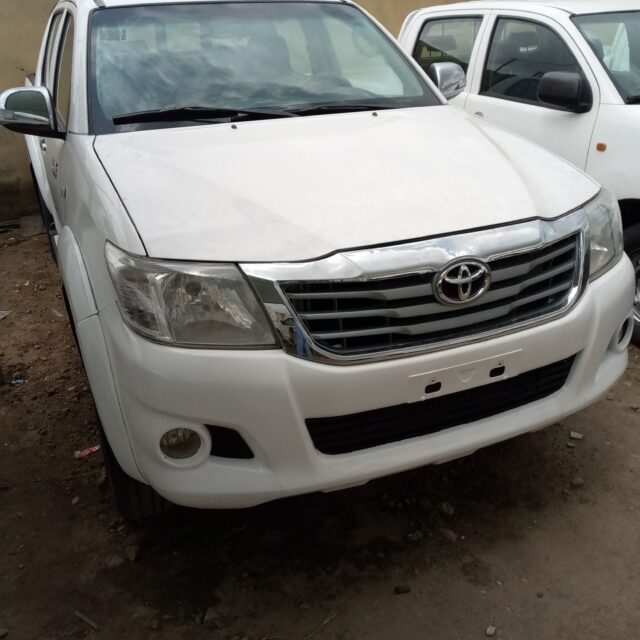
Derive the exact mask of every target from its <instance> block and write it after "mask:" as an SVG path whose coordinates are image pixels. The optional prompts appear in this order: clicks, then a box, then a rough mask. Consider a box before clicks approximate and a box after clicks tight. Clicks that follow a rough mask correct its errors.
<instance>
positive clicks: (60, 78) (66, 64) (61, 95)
mask: <svg viewBox="0 0 640 640" xmlns="http://www.w3.org/2000/svg"><path fill="white" fill-rule="evenodd" d="M72 62H73V18H72V17H71V16H68V18H67V22H66V23H65V26H64V34H63V36H62V40H61V42H60V50H59V52H58V61H57V64H56V82H55V93H54V96H53V99H54V102H55V105H56V109H57V110H58V114H59V116H60V118H62V120H63V122H64V124H65V126H66V125H67V124H68V123H69V110H70V103H71V71H72Z"/></svg>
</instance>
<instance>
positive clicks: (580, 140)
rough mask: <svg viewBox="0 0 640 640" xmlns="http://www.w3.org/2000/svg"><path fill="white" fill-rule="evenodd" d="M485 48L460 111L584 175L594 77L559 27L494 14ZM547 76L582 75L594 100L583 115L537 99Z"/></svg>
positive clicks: (536, 19) (526, 16)
mask: <svg viewBox="0 0 640 640" xmlns="http://www.w3.org/2000/svg"><path fill="white" fill-rule="evenodd" d="M488 31H489V34H488V39H489V43H488V46H487V45H486V44H485V46H484V50H485V55H484V57H483V58H482V60H481V61H480V62H479V64H478V72H477V74H476V76H479V77H476V79H475V82H474V85H475V86H474V88H473V89H472V92H471V93H470V94H469V97H468V99H467V102H466V105H465V108H466V110H467V111H469V112H470V113H473V114H475V115H478V116H480V117H484V118H486V119H487V120H490V121H491V122H495V123H497V124H499V125H502V126H504V127H507V128H508V129H511V130H512V131H515V132H516V133H519V134H520V135H522V136H523V137H525V138H529V139H530V140H533V141H534V142H537V143H538V144H539V145H541V146H543V147H546V148H547V149H549V150H550V151H553V152H554V153H556V154H557V155H559V156H561V157H563V158H566V159H567V160H569V162H571V163H573V164H574V165H576V166H577V167H579V168H580V169H582V170H584V169H585V168H586V164H587V156H588V153H589V146H590V143H591V137H592V135H593V130H594V127H595V123H596V119H597V117H598V108H599V104H600V93H599V89H598V84H597V82H596V79H595V76H594V75H593V73H592V71H591V69H590V68H589V66H588V64H587V63H586V61H585V60H584V58H583V57H582V54H581V52H580V50H579V49H578V48H577V47H576V45H575V44H574V43H573V41H572V40H571V38H570V37H569V36H568V35H567V34H566V32H564V30H563V29H562V27H561V26H560V25H558V24H557V23H555V22H554V21H553V20H551V19H547V18H545V17H544V16H538V15H535V16H533V15H532V14H528V13H526V12H518V11H513V12H499V13H498V12H496V15H494V16H493V18H492V25H490V28H489V29H488ZM549 71H570V72H578V73H580V74H581V75H582V78H583V82H585V83H588V86H589V88H590V90H591V94H592V96H593V106H592V107H591V110H590V111H588V112H587V113H572V112H569V111H565V110H563V109H561V108H558V107H554V106H551V105H547V104H545V103H543V102H541V101H540V100H539V99H538V92H537V88H538V83H539V82H540V79H541V78H542V76H543V75H544V74H545V73H547V72H549Z"/></svg>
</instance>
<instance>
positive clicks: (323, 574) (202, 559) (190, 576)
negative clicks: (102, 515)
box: [122, 425, 580, 622]
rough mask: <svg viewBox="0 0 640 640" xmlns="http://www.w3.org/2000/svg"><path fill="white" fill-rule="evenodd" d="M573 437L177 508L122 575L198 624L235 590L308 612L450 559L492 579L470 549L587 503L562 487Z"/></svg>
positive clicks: (145, 536)
mask: <svg viewBox="0 0 640 640" xmlns="http://www.w3.org/2000/svg"><path fill="white" fill-rule="evenodd" d="M567 438H568V430H567V429H566V428H564V427H563V426H561V425H556V426H555V427H553V428H551V429H548V430H546V431H543V432H538V433H534V434H529V435H526V436H523V437H520V438H518V439H515V440H512V441H509V442H506V443H502V444H500V445H496V446H494V447H490V448H488V449H485V450H482V451H479V452H478V453H476V454H475V455H473V456H471V457H468V458H464V459H460V460H458V461H454V462H451V463H448V464H446V465H441V466H431V467H425V468H422V469H417V470H414V471H411V472H407V473H404V474H400V475H397V476H393V477H389V478H384V479H381V480H377V481H373V482H371V483H369V484H368V485H366V486H363V487H359V488H355V489H350V490H345V491H341V492H336V493H331V494H314V495H309V496H301V497H296V498H291V499H286V500H281V501H278V502H274V503H271V504H267V505H263V506H261V507H257V508H254V509H249V510H243V511H217V512H205V511H195V510H187V509H179V510H176V511H174V512H172V513H171V514H168V515H166V516H164V517H163V518H161V519H160V520H157V521H155V522H153V523H151V524H147V525H146V526H143V527H142V528H141V529H140V530H139V531H138V535H139V536H140V552H141V555H140V558H139V560H138V561H137V562H136V563H135V564H134V565H129V566H130V567H131V569H132V570H133V575H135V577H136V579H135V580H134V581H133V582H132V581H131V577H132V575H131V574H130V573H129V572H126V573H127V574H128V575H127V577H126V584H125V582H123V585H122V586H123V588H127V589H129V590H133V591H134V592H135V594H136V595H137V596H139V597H140V598H143V599H145V600H146V601H149V602H151V603H153V605H154V606H155V607H157V608H158V609H159V610H161V611H165V612H166V611H169V614H168V615H169V616H171V618H173V619H175V620H176V621H178V620H180V621H181V622H187V621H188V620H192V621H195V622H199V621H200V620H201V619H202V617H203V616H204V615H205V612H206V611H207V609H208V608H209V607H211V606H212V601H213V603H215V604H216V606H221V602H223V601H225V600H227V601H228V600H229V599H231V600H232V601H235V599H236V598H237V597H238V595H239V594H244V595H245V596H246V597H248V598H258V599H262V598H264V597H269V596H273V595H274V594H276V593H280V594H281V595H282V597H286V598H290V599H291V600H292V604H293V605H294V606H298V607H303V608H304V607H305V606H307V605H306V603H307V602H309V601H312V602H317V600H318V599H319V598H320V599H322V600H327V599H328V600H331V599H337V598H339V597H340V595H341V593H343V592H344V591H346V590H349V589H351V588H353V587H354V586H355V585H357V584H359V583H362V582H366V581H372V580H373V581H380V580H391V581H392V583H391V589H394V588H395V589H396V590H397V591H398V592H401V591H402V590H404V589H406V588H408V587H407V586H405V585H404V584H394V583H393V580H396V581H397V580H398V579H399V578H402V580H401V582H406V581H410V580H411V577H412V575H413V574H414V573H415V575H418V574H419V573H424V572H426V571H429V570H431V569H433V568H435V567H436V566H437V565H438V564H441V563H447V562H451V561H455V562H459V563H460V564H461V570H462V573H463V576H464V578H466V579H467V580H468V581H470V582H472V583H473V584H478V585H483V584H487V583H489V582H490V581H492V575H491V570H490V568H489V567H487V566H485V565H484V564H483V563H482V561H480V560H478V559H477V558H476V557H475V556H474V551H473V549H474V547H475V546H477V545H478V544H481V545H492V544H493V543H496V542H499V541H500V540H501V539H503V538H505V537H513V536H519V535H522V531H521V530H522V529H523V528H525V527H527V526H536V525H537V519H542V520H544V517H545V516H544V514H545V511H546V510H547V508H549V507H553V506H555V505H557V504H559V503H560V504H561V503H564V502H565V501H567V500H571V499H580V498H579V497H578V496H577V495H575V494H573V493H572V491H570V490H569V489H567V488H566V487H570V486H571V477H572V475H573V474H574V473H575V462H574V458H573V456H572V454H573V451H572V450H569V449H568V448H567V444H566V443H567ZM158 567H161V570H159V569H158ZM398 567H402V568H403V569H402V571H401V572H400V573H401V575H400V576H398V570H397V569H398ZM123 578H124V575H123ZM221 589H222V592H221ZM225 594H226V595H225ZM242 597H243V596H240V598H242Z"/></svg>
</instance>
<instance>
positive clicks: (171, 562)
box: [0, 233, 640, 640]
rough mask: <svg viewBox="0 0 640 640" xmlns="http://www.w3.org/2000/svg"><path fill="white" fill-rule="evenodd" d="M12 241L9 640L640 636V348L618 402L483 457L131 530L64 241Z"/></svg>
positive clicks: (5, 419)
mask: <svg viewBox="0 0 640 640" xmlns="http://www.w3.org/2000/svg"><path fill="white" fill-rule="evenodd" d="M11 235H12V234H11V233H8V234H2V235H0V274H1V275H0V310H11V315H9V316H8V317H7V318H5V319H4V320H0V638H3V637H7V638H8V640H23V639H28V640H31V639H38V640H39V639H57V638H92V637H95V638H100V637H102V638H126V639H127V640H142V639H145V638H152V639H156V638H157V639H168V638H172V639H174V638H189V639H193V640H199V639H203V638H207V639H220V640H231V639H237V640H241V639H245V638H247V639H249V640H265V639H270V640H276V639H279V640H307V639H310V638H316V639H318V640H352V639H353V640H364V639H367V640H375V639H380V640H396V639H402V640H418V639H420V640H428V639H430V638H433V639H438V640H448V639H451V640H457V639H460V640H463V639H473V638H484V637H486V636H487V635H490V634H491V633H492V632H493V629H489V627H495V637H496V638H504V639H507V638H509V639H512V640H514V639H516V640H527V639H532V640H534V639H535V640H544V639H549V640H551V639H553V640H561V639H568V638H571V639H580V640H588V639H596V638H597V639H604V638H606V639H607V640H614V639H620V640H622V639H624V640H629V639H631V638H639V637H640V631H639V630H640V579H639V577H638V576H640V526H639V525H640V521H639V515H640V490H639V489H640V487H639V483H638V480H639V475H640V408H639V406H638V405H640V393H639V389H640V352H638V351H637V350H634V351H632V352H631V354H630V355H631V358H630V366H629V370H628V372H627V374H626V376H625V378H624V379H623V380H622V381H621V382H620V383H619V384H618V386H617V387H616V388H615V389H613V390H612V391H611V392H610V393H609V394H608V396H607V397H606V398H605V399H603V400H602V401H601V402H600V403H599V404H597V405H595V406H593V407H592V408H590V409H589V410H587V411H584V412H582V413H581V414H579V415H576V416H574V417H572V418H570V419H568V420H566V421H564V422H563V423H562V424H559V425H556V426H554V427H551V428H549V429H547V430H545V431H542V432H538V433H535V434H531V435H528V436H524V437H521V438H519V439H516V440H513V441H510V442H507V443H505V444H502V445H499V446H495V447H492V448H490V449H486V450H483V451H481V452H479V453H477V454H476V455H474V456H472V457H469V458H466V459H462V460H459V461H456V462H453V463H450V464H447V465H442V466H439V467H429V468H425V469H420V470H417V471H414V472H411V473H407V474H403V475H401V476H396V477H392V478H387V479H384V480H380V481H376V482H372V483H370V484H369V485H367V486H365V487H362V488H359V489H353V490H349V491H343V492H340V493H333V494H327V495H312V496H306V497H301V498H296V499H291V500H286V501H281V502H278V503H274V504H270V505H266V506H263V507H260V508H257V509H252V510H248V511H238V512H217V513H214V512H211V513H209V512H193V511H188V510H178V511H176V512H174V513H171V514H168V515H167V516H165V517H163V518H162V519H161V520H158V521H156V522H154V523H153V524H149V525H147V526H145V527H143V528H138V529H132V528H131V527H130V526H129V525H126V524H123V523H122V522H121V521H120V520H119V518H118V514H117V513H116V512H115V510H114V508H113V507H112V506H111V503H110V500H109V496H108V493H107V491H106V489H105V487H104V481H103V479H102V465H101V454H99V453H98V454H94V455H91V456H89V457H87V458H84V459H76V458H75V457H74V452H75V451H76V450H80V449H84V448H86V447H89V446H91V445H95V444H97V441H98V438H97V434H96V430H95V421H94V414H93V409H92V403H91V398H90V394H89V391H88V388H87V386H86V385H87V382H86V379H85V376H84V373H83V370H82V366H81V363H80V360H79V357H78V355H77V352H76V349H75V345H74V341H73V338H72V335H71V332H70V330H69V328H68V325H67V320H66V317H65V314H64V305H63V301H62V298H61V294H60V288H59V282H58V277H57V274H56V269H55V267H54V265H53V263H52V262H51V260H50V258H49V255H48V251H47V246H46V242H45V239H44V238H43V237H42V236H39V237H36V238H31V239H28V240H24V241H21V242H18V244H14V243H13V242H12V241H10V237H11ZM14 235H16V234H14ZM21 380H23V381H24V382H23V384H17V382H19V381H21ZM572 430H573V431H578V432H580V433H582V434H584V438H583V439H582V440H571V439H570V432H571V431H572ZM76 612H78V613H80V614H81V615H80V616H78V614H77V613H76ZM82 616H85V617H87V618H89V620H88V621H87V620H83V619H81V618H82ZM89 623H93V624H95V625H96V626H97V629H93V628H92V626H91V624H89ZM2 629H4V630H8V634H6V636H5V635H3V632H2Z"/></svg>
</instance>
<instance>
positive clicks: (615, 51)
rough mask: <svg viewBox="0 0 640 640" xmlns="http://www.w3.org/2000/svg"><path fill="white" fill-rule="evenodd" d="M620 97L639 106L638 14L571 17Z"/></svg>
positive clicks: (639, 36) (639, 27)
mask: <svg viewBox="0 0 640 640" xmlns="http://www.w3.org/2000/svg"><path fill="white" fill-rule="evenodd" d="M573 20H574V22H575V23H576V24H577V25H578V27H579V28H580V30H581V31H582V33H583V34H584V36H585V38H586V39H587V40H588V42H589V44H590V45H591V48H592V49H593V50H594V51H595V53H596V55H597V56H598V58H599V59H600V61H601V62H602V63H603V65H604V67H605V68H606V70H607V72H608V73H609V76H610V77H611V79H612V80H613V82H614V83H615V85H616V87H617V88H618V91H619V92H620V95H621V96H622V98H623V99H624V100H625V102H629V103H637V102H640V11H626V12H621V13H599V14H594V15H586V16H575V17H574V18H573Z"/></svg>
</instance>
